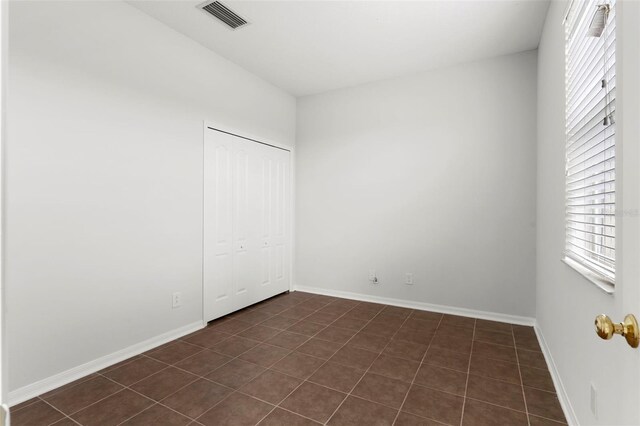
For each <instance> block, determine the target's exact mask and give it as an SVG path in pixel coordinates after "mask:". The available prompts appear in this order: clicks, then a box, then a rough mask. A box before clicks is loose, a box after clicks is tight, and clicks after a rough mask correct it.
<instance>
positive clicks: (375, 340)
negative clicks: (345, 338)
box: [347, 332, 391, 352]
mask: <svg viewBox="0 0 640 426" xmlns="http://www.w3.org/2000/svg"><path fill="white" fill-rule="evenodd" d="M390 341H391V339H389V338H388V337H384V336H376V335H375V334H369V333H363V332H360V333H358V334H356V335H355V336H353V338H352V339H351V340H349V342H348V343H347V344H348V345H349V346H356V347H359V348H362V349H367V350H369V351H372V352H381V351H382V350H383V349H384V348H385V346H387V344H388V343H389V342H390Z"/></svg>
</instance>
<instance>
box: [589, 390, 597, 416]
mask: <svg viewBox="0 0 640 426" xmlns="http://www.w3.org/2000/svg"><path fill="white" fill-rule="evenodd" d="M590 389H591V401H590V402H591V404H590V405H591V412H592V413H593V417H595V418H596V419H597V418H598V391H597V390H596V386H595V385H594V384H593V383H591V387H590Z"/></svg>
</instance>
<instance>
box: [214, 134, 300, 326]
mask: <svg viewBox="0 0 640 426" xmlns="http://www.w3.org/2000/svg"><path fill="white" fill-rule="evenodd" d="M289 155H290V154H289V152H288V151H285V150H281V149H278V148H274V147H270V146H266V145H263V144H260V143H256V142H253V141H249V140H246V139H243V138H240V137H236V136H232V135H228V134H225V133H222V132H218V131H214V130H208V131H207V132H206V134H205V146H204V236H203V237H204V259H203V262H204V268H203V273H204V277H203V280H204V311H205V320H207V321H210V320H212V319H215V318H219V317H221V316H223V315H226V314H228V313H230V312H233V311H235V310H238V309H241V308H243V307H245V306H248V305H250V304H252V303H255V302H258V301H261V300H264V299H266V298H269V297H271V296H274V295H276V294H278V293H282V292H284V291H287V290H288V289H289V281H290V276H289V275H290V274H289V268H290V243H289V241H290V229H289V228H290V213H289V211H290V208H291V204H290V196H291V194H290V188H289V187H290V172H289Z"/></svg>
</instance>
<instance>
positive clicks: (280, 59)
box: [128, 0, 549, 96]
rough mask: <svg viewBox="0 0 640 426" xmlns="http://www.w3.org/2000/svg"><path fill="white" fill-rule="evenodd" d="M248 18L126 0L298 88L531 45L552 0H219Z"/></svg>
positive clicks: (336, 84) (314, 89) (191, 5)
mask: <svg viewBox="0 0 640 426" xmlns="http://www.w3.org/2000/svg"><path fill="white" fill-rule="evenodd" d="M222 2H223V3H224V4H225V5H226V6H228V7H229V8H231V9H233V10H234V11H235V12H236V13H238V14H239V15H240V16H242V17H243V18H245V19H246V20H248V21H249V22H250V25H247V26H245V27H242V28H239V29H237V30H235V31H234V30H231V29H229V28H228V27H227V26H225V25H224V24H222V23H220V22H219V21H218V20H216V19H215V18H213V17H212V16H210V15H207V14H205V13H203V12H202V11H201V10H200V9H198V8H197V7H196V6H197V5H199V4H201V3H202V1H200V0H197V1H193V0H181V1H138V0H132V1H128V3H129V4H131V5H132V6H134V7H136V8H138V9H140V10H141V11H143V12H145V13H147V14H148V15H150V16H152V17H154V18H156V19H158V20H159V21H161V22H164V23H165V24H167V25H168V26H170V27H172V28H174V29H175V30H177V31H179V32H181V33H182V34H184V35H186V36H188V37H191V38H192V39H194V40H196V41H197V42H199V43H201V44H202V45H204V46H206V47H208V48H209V49H211V50H213V51H214V52H216V53H218V54H220V55H222V56H224V57H226V58H227V59H229V60H230V61H232V62H235V63H236V64H238V65H240V66H242V67H243V68H245V69H247V70H249V71H251V72H252V73H254V74H256V75H258V76H260V77H262V78H264V79H265V80H267V81H269V82H271V83H272V84H274V85H276V86H278V87H280V88H282V89H284V90H286V91H287V92H289V93H291V94H293V95H295V96H304V95H309V94H315V93H321V92H325V91H329V90H333V89H338V88H342V87H348V86H353V85H357V84H361V83H366V82H371V81H376V80H382V79H385V78H390V77H396V76H400V75H404V74H411V73H416V72H420V71H424V70H428V69H433V68H440V67H445V66H448V65H453V64H456V63H461V62H468V61H474V60H478V59H482V58H488V57H494V56H499V55H505V54H509V53H515V52H521V51H526V50H531V49H535V48H536V47H537V46H538V42H539V40H540V34H541V32H542V26H543V23H544V19H545V15H546V12H547V7H548V5H549V2H548V0H498V1H487V0H474V1H451V0H449V1H362V0H360V1H238V0H222Z"/></svg>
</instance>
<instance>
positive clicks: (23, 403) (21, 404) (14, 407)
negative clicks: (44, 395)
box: [10, 388, 59, 413]
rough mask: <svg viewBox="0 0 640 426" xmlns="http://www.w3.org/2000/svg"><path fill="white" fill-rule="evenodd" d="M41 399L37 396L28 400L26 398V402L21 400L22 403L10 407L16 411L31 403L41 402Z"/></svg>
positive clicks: (13, 411)
mask: <svg viewBox="0 0 640 426" xmlns="http://www.w3.org/2000/svg"><path fill="white" fill-rule="evenodd" d="M58 389H59V388H58ZM39 401H40V398H38V397H35V398H31V399H28V400H26V401H24V402H21V403H20V404H15V405H12V406H11V407H10V408H11V412H12V413H15V412H16V411H18V410H21V409H23V408H25V407H28V406H29V405H31V404H35V403H36V402H39Z"/></svg>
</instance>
